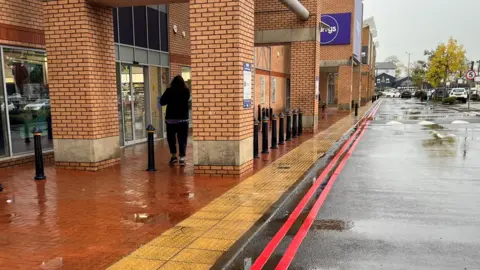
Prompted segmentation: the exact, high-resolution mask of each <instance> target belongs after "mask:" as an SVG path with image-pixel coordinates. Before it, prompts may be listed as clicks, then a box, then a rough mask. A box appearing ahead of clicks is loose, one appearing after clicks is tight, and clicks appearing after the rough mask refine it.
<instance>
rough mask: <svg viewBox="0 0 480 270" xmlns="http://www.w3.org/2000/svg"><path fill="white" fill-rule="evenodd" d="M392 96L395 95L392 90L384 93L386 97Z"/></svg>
mask: <svg viewBox="0 0 480 270" xmlns="http://www.w3.org/2000/svg"><path fill="white" fill-rule="evenodd" d="M394 96H395V93H393V92H387V93H386V94H385V97H387V98H393V97H394Z"/></svg>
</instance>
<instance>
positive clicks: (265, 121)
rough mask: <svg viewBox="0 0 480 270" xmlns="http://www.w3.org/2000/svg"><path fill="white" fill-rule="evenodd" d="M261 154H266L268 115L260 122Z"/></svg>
mask: <svg viewBox="0 0 480 270" xmlns="http://www.w3.org/2000/svg"><path fill="white" fill-rule="evenodd" d="M262 154H268V117H264V118H263V123H262Z"/></svg>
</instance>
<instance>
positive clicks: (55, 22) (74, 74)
mask: <svg viewBox="0 0 480 270" xmlns="http://www.w3.org/2000/svg"><path fill="white" fill-rule="evenodd" d="M44 11H45V18H44V21H45V36H46V40H47V53H48V70H49V74H48V75H49V86H50V97H51V102H52V121H53V132H54V136H55V138H56V139H97V138H104V137H110V136H118V130H119V127H118V109H117V89H116V74H115V54H114V50H113V46H112V44H113V28H112V11H111V9H110V8H107V7H104V8H103V7H93V6H91V5H90V4H88V3H87V2H86V0H69V1H68V2H67V1H48V2H45V5H44ZM99 73H100V74H101V76H99Z"/></svg>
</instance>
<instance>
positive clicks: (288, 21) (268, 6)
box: [255, 0, 319, 30]
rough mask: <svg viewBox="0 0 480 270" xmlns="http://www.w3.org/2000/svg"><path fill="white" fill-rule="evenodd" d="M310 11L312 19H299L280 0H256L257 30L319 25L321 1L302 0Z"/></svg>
mask: <svg viewBox="0 0 480 270" xmlns="http://www.w3.org/2000/svg"><path fill="white" fill-rule="evenodd" d="M301 2H302V4H303V5H304V6H305V8H307V9H308V11H309V12H310V19H309V20H307V21H302V20H299V19H298V17H297V15H296V14H295V13H293V12H292V11H290V10H289V9H288V8H287V7H286V6H284V5H283V4H282V3H280V2H279V1H278V0H255V30H272V29H287V28H302V27H316V26H317V25H318V16H316V15H317V14H318V13H319V12H318V10H319V1H318V0H303V1H301Z"/></svg>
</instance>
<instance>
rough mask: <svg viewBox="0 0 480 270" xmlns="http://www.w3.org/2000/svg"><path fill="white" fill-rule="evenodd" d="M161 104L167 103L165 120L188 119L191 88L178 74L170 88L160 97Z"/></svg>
mask: <svg viewBox="0 0 480 270" xmlns="http://www.w3.org/2000/svg"><path fill="white" fill-rule="evenodd" d="M160 105H162V106H165V105H167V114H166V116H165V120H188V118H189V113H188V110H189V108H190V89H188V88H187V86H186V85H185V81H184V80H183V78H182V77H181V76H176V77H175V78H174V79H173V81H172V83H171V86H170V88H168V89H167V90H166V91H165V93H163V95H162V97H161V98H160Z"/></svg>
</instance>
